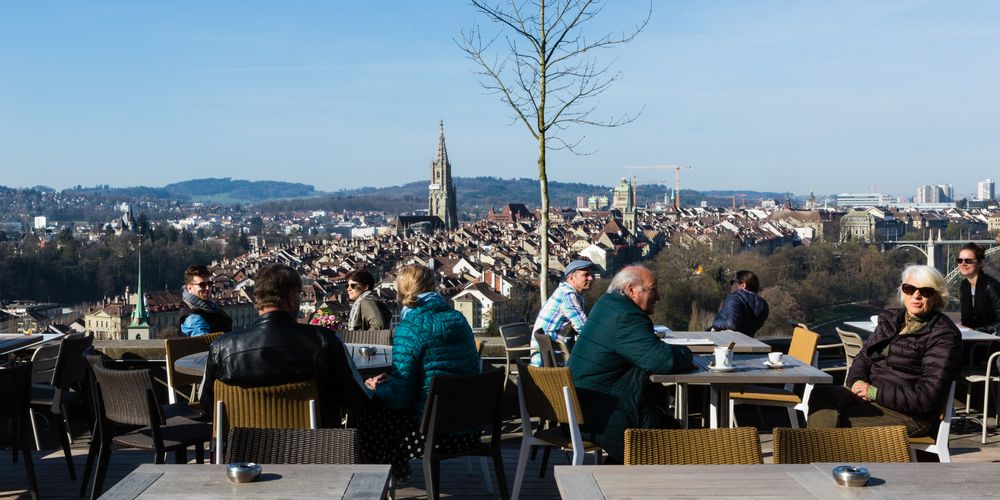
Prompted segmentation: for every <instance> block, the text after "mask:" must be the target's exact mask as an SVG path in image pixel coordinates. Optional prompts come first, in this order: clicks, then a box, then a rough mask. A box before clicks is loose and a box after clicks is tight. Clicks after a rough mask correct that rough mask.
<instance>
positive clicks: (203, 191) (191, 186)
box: [163, 177, 321, 203]
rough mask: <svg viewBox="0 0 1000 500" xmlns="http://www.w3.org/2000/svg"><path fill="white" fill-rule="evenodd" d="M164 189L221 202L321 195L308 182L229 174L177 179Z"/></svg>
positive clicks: (173, 193) (202, 199) (185, 195)
mask: <svg viewBox="0 0 1000 500" xmlns="http://www.w3.org/2000/svg"><path fill="white" fill-rule="evenodd" d="M163 189H164V190H165V191H167V192H168V193H170V194H172V195H174V196H176V197H187V198H189V199H191V200H194V201H214V202H220V203H226V202H232V203H253V202H258V201H266V200H274V199H286V198H309V197H313V196H317V195H319V194H321V193H320V192H318V191H316V188H314V187H313V186H310V185H308V184H300V183H293V182H281V181H245V180H239V179H236V180H233V179H232V178H229V177H223V178H221V179H213V178H208V179H193V180H190V181H183V182H175V183H173V184H167V185H166V186H163Z"/></svg>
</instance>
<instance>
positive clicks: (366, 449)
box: [359, 264, 482, 483]
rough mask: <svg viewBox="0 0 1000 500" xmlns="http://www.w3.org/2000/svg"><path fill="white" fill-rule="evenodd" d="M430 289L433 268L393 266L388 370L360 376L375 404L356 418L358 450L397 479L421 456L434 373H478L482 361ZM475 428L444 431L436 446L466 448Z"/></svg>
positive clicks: (460, 319)
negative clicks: (393, 321)
mask: <svg viewBox="0 0 1000 500" xmlns="http://www.w3.org/2000/svg"><path fill="white" fill-rule="evenodd" d="M433 289H434V272H433V271H431V270H430V269H428V268H426V267H424V266H421V265H417V264H410V265H407V266H403V267H402V268H400V270H399V275H398V277H397V278H396V293H397V295H398V300H399V302H400V304H402V305H403V306H404V307H403V311H402V313H401V314H400V316H401V318H402V320H401V322H400V323H399V326H397V327H396V331H395V334H394V335H393V338H392V370H391V371H390V372H389V373H383V374H381V375H379V376H377V377H372V378H369V379H368V380H366V381H365V385H366V386H367V387H368V389H370V390H373V391H374V396H373V399H374V401H375V404H373V405H372V406H371V407H370V408H368V409H367V410H365V411H364V412H363V414H362V417H361V419H360V421H359V433H360V436H361V447H362V450H361V452H362V456H363V458H364V459H365V461H366V462H369V463H383V464H386V463H387V464H390V465H392V476H393V479H395V480H396V482H397V483H403V482H406V481H407V480H409V477H410V465H409V460H410V459H414V458H420V457H421V456H423V447H424V441H425V437H424V436H423V435H421V434H420V432H419V430H418V429H419V423H420V418H421V416H422V415H423V411H424V403H425V401H426V400H427V393H428V391H429V390H430V385H431V379H432V378H434V376H436V375H469V374H475V373H479V372H480V370H481V366H482V362H481V361H480V359H479V353H478V351H477V350H476V341H475V338H474V337H473V336H472V329H471V328H470V327H469V323H468V322H467V321H466V320H465V317H464V316H462V314H461V313H459V312H458V311H456V310H455V309H454V308H453V307H452V306H451V305H450V304H449V303H448V301H447V300H445V299H444V297H442V296H441V295H439V294H438V293H437V292H434V291H433ZM478 442H479V434H461V435H454V436H447V437H445V439H442V440H440V446H441V449H442V451H444V452H447V451H448V449H449V448H450V449H453V450H456V451H457V450H460V449H463V448H469V447H472V446H473V445H475V444H476V443H478Z"/></svg>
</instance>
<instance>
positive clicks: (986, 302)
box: [955, 242, 1000, 333]
mask: <svg viewBox="0 0 1000 500" xmlns="http://www.w3.org/2000/svg"><path fill="white" fill-rule="evenodd" d="M985 260H986V250H985V249H984V248H983V247H981V246H979V245H977V244H975V243H972V242H969V243H966V244H964V245H962V249H961V250H960V251H959V252H958V258H957V259H955V261H956V262H957V264H958V272H959V273H961V274H962V277H963V278H965V281H962V285H961V286H960V287H959V289H958V297H959V299H960V300H961V303H962V326H967V327H969V328H973V329H976V330H980V331H984V332H988V333H994V332H996V331H997V327H998V326H1000V282H998V281H997V280H995V279H993V277H991V276H990V275H988V274H986V273H984V272H983V264H985V263H986V262H985Z"/></svg>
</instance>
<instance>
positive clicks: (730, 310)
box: [712, 288, 768, 337]
mask: <svg viewBox="0 0 1000 500" xmlns="http://www.w3.org/2000/svg"><path fill="white" fill-rule="evenodd" d="M767 314H768V307H767V301H766V300H764V299H763V298H761V296H760V295H757V294H756V293H753V292H751V291H747V290H744V289H742V288H739V289H737V290H736V291H735V292H733V293H730V294H729V295H727V296H726V300H724V301H723V302H722V308H721V309H720V310H719V314H717V315H716V316H715V320H714V321H712V329H713V330H735V331H737V332H740V333H743V334H746V335H749V336H751V337H753V335H754V334H755V333H757V330H760V327H762V326H764V322H765V321H767Z"/></svg>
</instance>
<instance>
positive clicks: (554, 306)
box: [531, 260, 596, 366]
mask: <svg viewBox="0 0 1000 500" xmlns="http://www.w3.org/2000/svg"><path fill="white" fill-rule="evenodd" d="M595 267H596V265H595V264H594V263H593V262H590V261H587V260H574V261H573V262H570V263H569V265H567V266H566V270H564V271H563V277H564V278H565V281H563V282H562V283H559V286H558V287H556V290H555V291H554V292H552V295H550V296H549V300H547V301H545V304H544V305H543V306H542V310H541V311H539V313H538V319H536V320H535V325H534V326H533V327H532V328H531V331H532V332H536V331H538V330H542V331H544V332H545V334H546V335H548V336H549V337H551V338H552V339H554V340H562V341H563V342H566V344H567V346H570V347H572V345H573V341H574V340H575V339H576V335H577V334H578V333H579V332H580V331H581V330H583V324H584V323H586V321H587V315H586V313H584V312H583V297H582V296H581V295H580V294H581V293H583V292H584V291H585V290H588V289H590V285H591V284H592V283H593V282H594V268H595ZM531 364H532V365H535V366H542V356H541V354H539V352H538V343H537V342H535V338H534V337H532V338H531Z"/></svg>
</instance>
